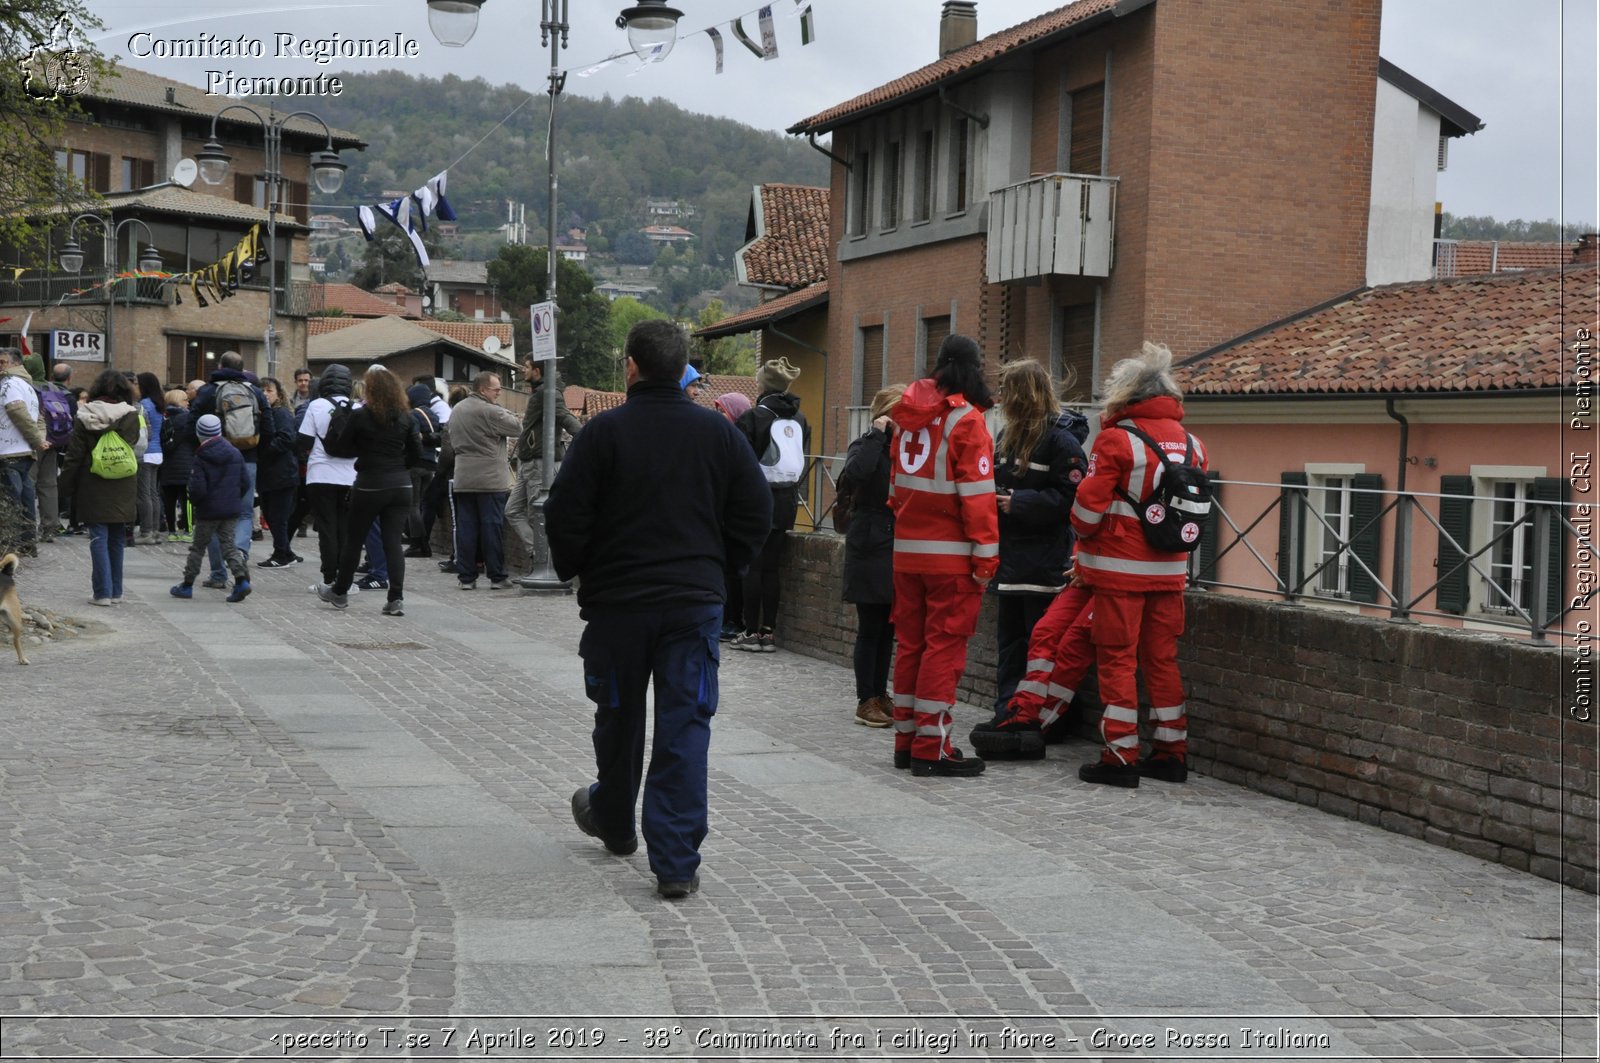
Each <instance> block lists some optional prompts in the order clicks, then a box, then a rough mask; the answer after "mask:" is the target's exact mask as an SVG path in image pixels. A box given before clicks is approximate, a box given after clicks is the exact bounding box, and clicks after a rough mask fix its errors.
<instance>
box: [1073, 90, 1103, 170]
mask: <svg viewBox="0 0 1600 1063" xmlns="http://www.w3.org/2000/svg"><path fill="white" fill-rule="evenodd" d="M1105 119H1106V87H1105V85H1104V84H1099V85H1090V86H1088V87H1086V88H1081V89H1078V90H1077V91H1076V92H1074V93H1073V94H1072V141H1071V148H1070V149H1069V151H1068V154H1067V165H1068V168H1069V171H1070V172H1071V173H1082V174H1098V173H1100V158H1101V154H1102V152H1101V142H1102V140H1103V138H1104V133H1105Z"/></svg>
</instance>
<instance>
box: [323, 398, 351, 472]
mask: <svg viewBox="0 0 1600 1063" xmlns="http://www.w3.org/2000/svg"><path fill="white" fill-rule="evenodd" d="M328 401H329V402H331V403H333V409H331V410H329V411H328V430H327V431H326V432H324V433H322V450H323V452H324V453H325V454H327V455H328V457H330V458H354V457H356V456H357V453H356V441H355V433H354V432H353V431H352V429H353V428H354V427H355V416H356V408H355V405H354V404H353V403H352V402H351V401H350V400H349V399H347V398H345V397H344V396H342V395H340V396H338V397H336V398H332V399H329V400H328Z"/></svg>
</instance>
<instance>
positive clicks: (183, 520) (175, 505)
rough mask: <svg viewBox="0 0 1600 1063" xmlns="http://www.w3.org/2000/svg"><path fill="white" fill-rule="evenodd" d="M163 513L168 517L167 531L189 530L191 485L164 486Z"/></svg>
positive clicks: (162, 490) (162, 495)
mask: <svg viewBox="0 0 1600 1063" xmlns="http://www.w3.org/2000/svg"><path fill="white" fill-rule="evenodd" d="M161 512H162V513H164V514H165V515H166V525H167V530H168V531H170V532H175V531H177V530H178V529H179V528H182V529H183V530H184V531H188V530H189V485H188V484H162V485H161Z"/></svg>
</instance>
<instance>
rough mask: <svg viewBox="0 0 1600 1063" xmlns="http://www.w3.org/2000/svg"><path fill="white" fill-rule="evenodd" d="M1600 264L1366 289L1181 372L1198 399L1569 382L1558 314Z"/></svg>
mask: <svg viewBox="0 0 1600 1063" xmlns="http://www.w3.org/2000/svg"><path fill="white" fill-rule="evenodd" d="M1597 284H1600V268H1597V267H1595V266H1593V265H1589V266H1582V267H1575V268H1568V269H1566V270H1542V271H1538V272H1528V273H1512V274H1502V275H1497V276H1489V277H1468V278H1463V279H1459V280H1447V281H1424V282H1421V283H1417V284H1394V285H1388V286H1386V287H1382V288H1368V289H1363V290H1361V291H1359V292H1357V293H1355V294H1354V295H1351V296H1349V297H1345V298H1341V299H1339V300H1336V301H1335V302H1333V303H1331V304H1327V305H1324V306H1322V307H1319V308H1315V309H1313V310H1311V311H1308V312H1307V313H1305V314H1303V315H1300V316H1298V317H1294V318H1290V319H1288V320H1286V321H1283V322H1280V323H1278V324H1276V325H1270V326H1268V327H1267V328H1266V329H1263V330H1261V331H1259V332H1256V333H1252V334H1250V335H1248V336H1245V337H1243V338H1241V339H1239V340H1235V341H1233V342H1231V343H1229V344H1224V345H1223V346H1221V347H1216V348H1213V349H1212V350H1210V351H1204V352H1202V353H1200V354H1197V355H1195V356H1194V357H1193V358H1190V359H1188V360H1187V361H1185V362H1184V363H1183V364H1182V365H1181V366H1179V367H1178V369H1177V375H1178V380H1179V382H1180V383H1181V384H1182V385H1183V387H1184V389H1185V391H1186V392H1187V393H1188V394H1189V395H1190V396H1191V397H1196V396H1243V395H1263V396H1271V395H1291V394H1298V395H1361V394H1394V393H1415V392H1436V393H1437V392H1456V393H1462V392H1480V393H1481V392H1506V391H1511V392H1515V391H1525V390H1529V389H1534V388H1555V387H1560V386H1561V385H1562V383H1563V365H1562V362H1563V354H1562V351H1563V347H1562V344H1563V342H1564V337H1563V335H1562V332H1561V310H1562V307H1563V306H1566V307H1568V308H1571V307H1574V306H1587V307H1590V308H1592V307H1593V306H1594V299H1595V292H1596V285H1597Z"/></svg>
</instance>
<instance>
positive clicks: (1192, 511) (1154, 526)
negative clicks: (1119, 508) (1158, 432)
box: [1115, 421, 1211, 554]
mask: <svg viewBox="0 0 1600 1063" xmlns="http://www.w3.org/2000/svg"><path fill="white" fill-rule="evenodd" d="M1115 427H1117V428H1120V429H1122V430H1123V431H1124V432H1127V433H1128V434H1129V435H1130V436H1132V437H1134V438H1135V439H1137V440H1139V441H1140V442H1141V443H1143V444H1144V445H1145V446H1146V447H1147V448H1149V450H1150V451H1151V453H1153V454H1155V456H1156V460H1157V461H1159V462H1161V475H1160V476H1158V477H1156V480H1155V484H1154V485H1153V486H1152V487H1151V488H1150V494H1149V495H1147V496H1146V497H1145V498H1144V499H1143V500H1136V499H1134V497H1133V496H1132V495H1130V494H1128V492H1126V491H1124V490H1122V488H1120V487H1119V488H1117V494H1119V495H1121V496H1122V499H1123V501H1125V502H1127V503H1128V505H1130V506H1132V507H1133V510H1134V513H1135V514H1136V515H1137V516H1138V518H1139V528H1140V530H1141V531H1143V532H1144V541H1145V542H1147V543H1149V544H1150V545H1151V546H1152V547H1154V548H1155V549H1157V550H1160V551H1162V552H1163V553H1168V554H1192V553H1194V552H1195V551H1196V550H1198V549H1199V548H1200V535H1201V532H1202V531H1204V529H1205V523H1206V520H1207V519H1208V518H1209V517H1210V516H1211V481H1210V480H1208V479H1207V478H1206V473H1205V470H1204V469H1202V468H1200V466H1199V465H1197V464H1195V460H1194V436H1192V435H1189V434H1188V433H1187V432H1185V433H1184V439H1185V441H1186V445H1185V449H1184V453H1183V458H1182V460H1179V459H1178V458H1173V457H1169V456H1168V455H1167V453H1166V451H1164V450H1162V449H1161V444H1159V443H1157V442H1156V441H1155V440H1154V439H1151V438H1150V437H1149V436H1147V435H1145V434H1144V433H1143V432H1141V431H1140V430H1139V429H1137V428H1135V427H1134V426H1133V425H1132V424H1131V423H1130V422H1127V421H1119V422H1117V424H1116V426H1115Z"/></svg>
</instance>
